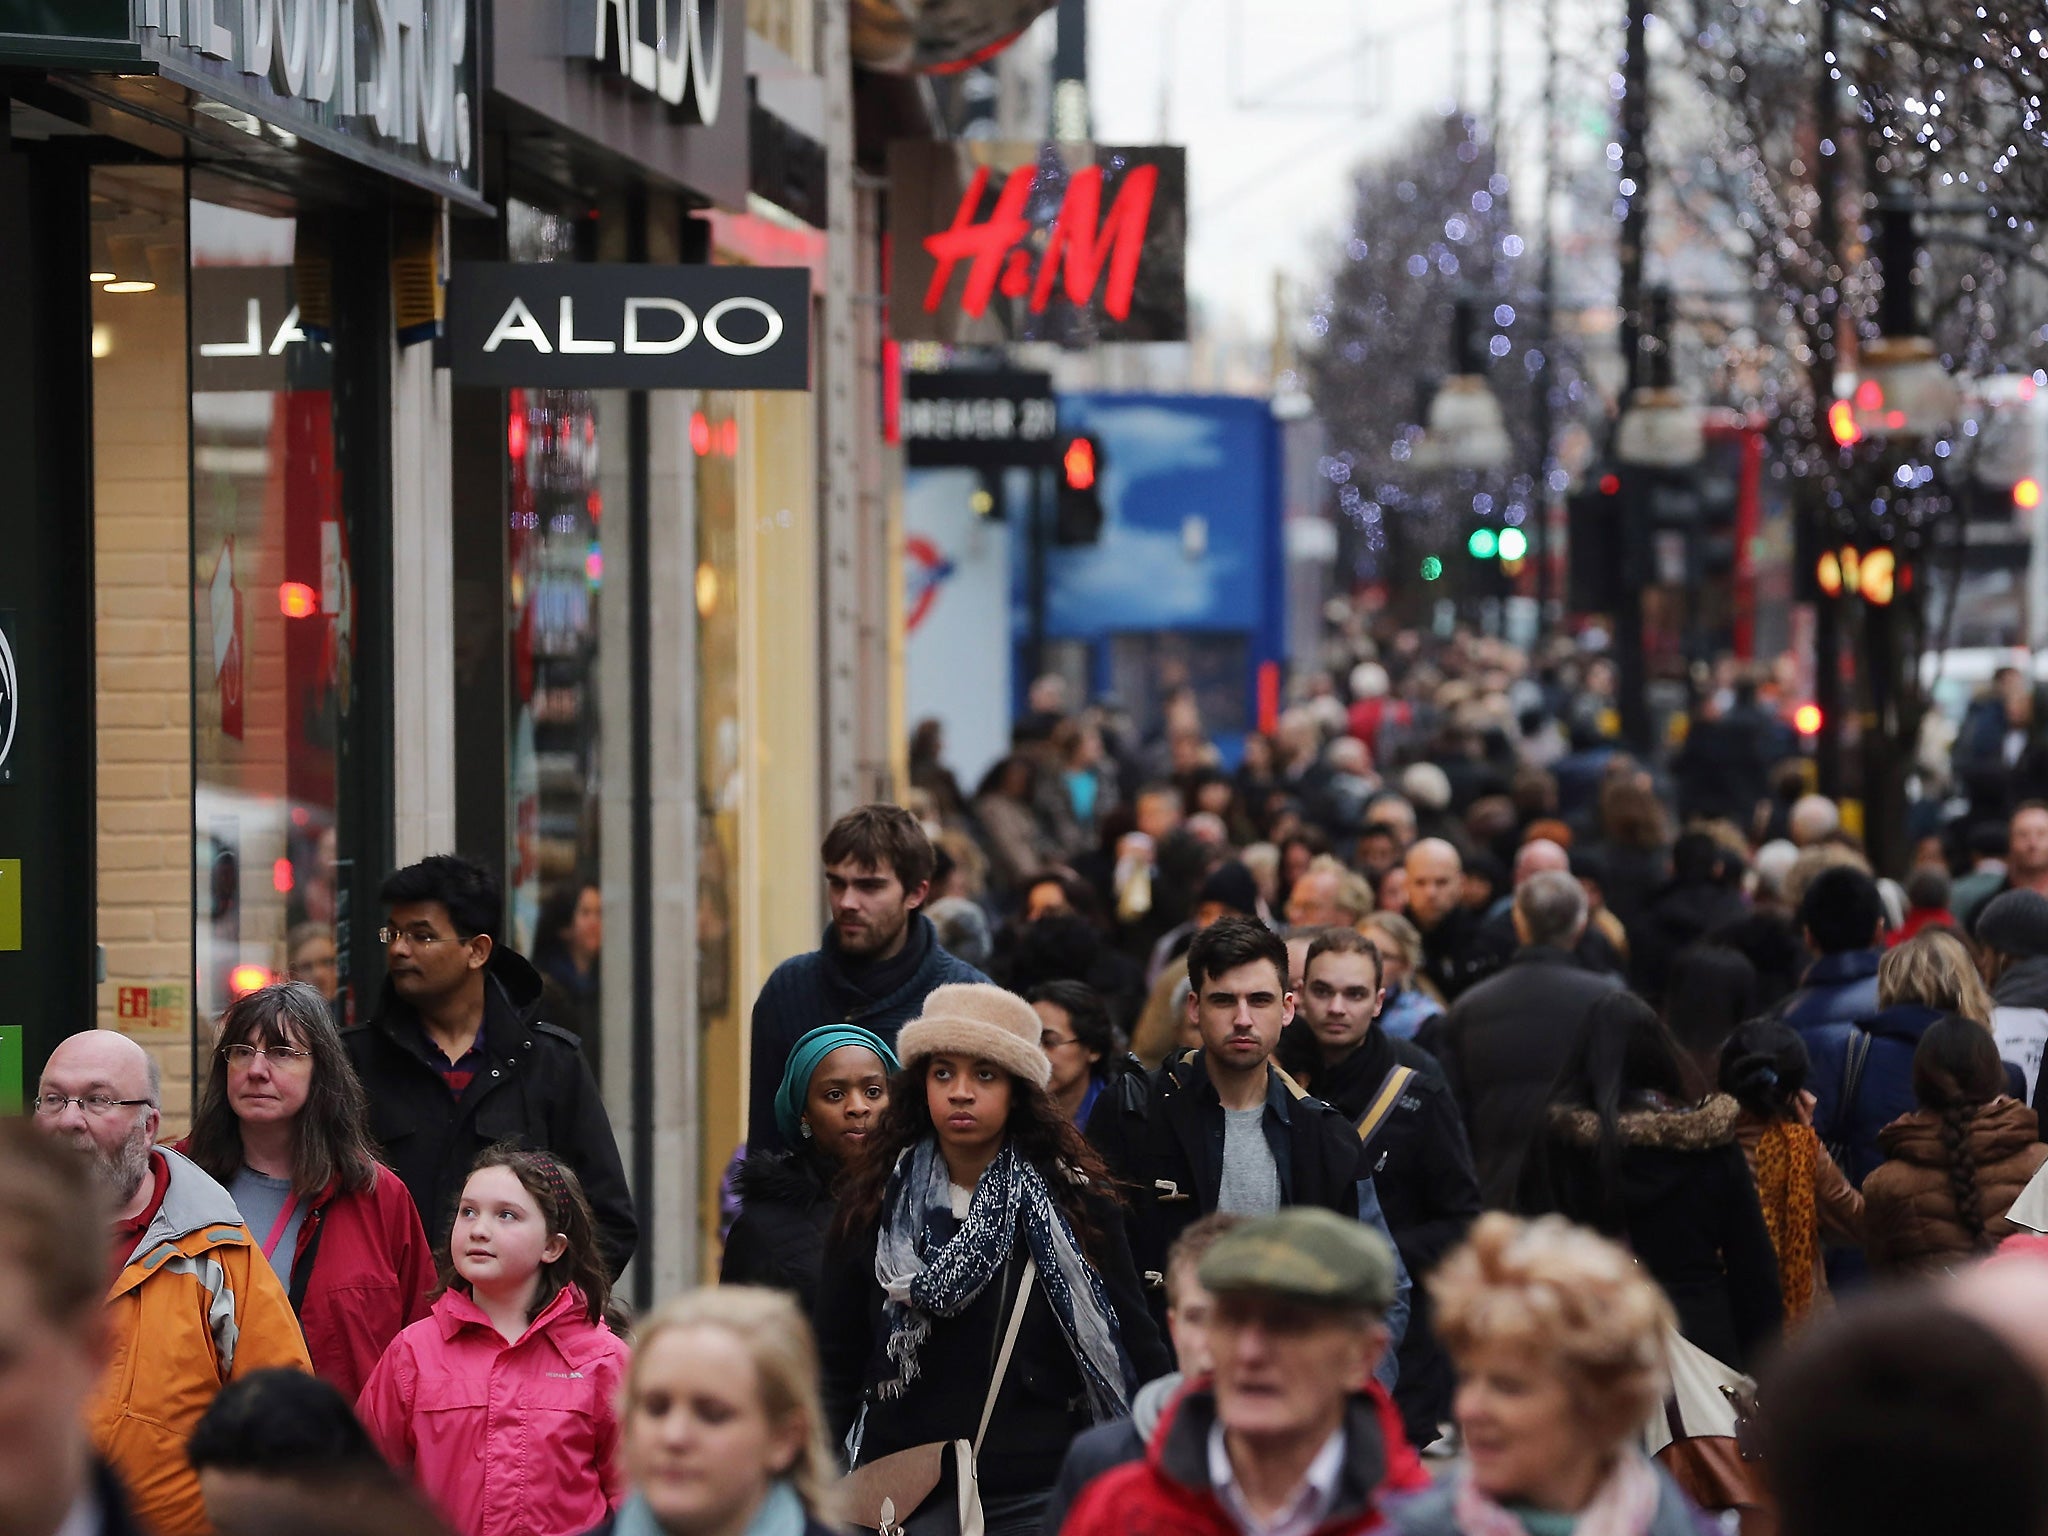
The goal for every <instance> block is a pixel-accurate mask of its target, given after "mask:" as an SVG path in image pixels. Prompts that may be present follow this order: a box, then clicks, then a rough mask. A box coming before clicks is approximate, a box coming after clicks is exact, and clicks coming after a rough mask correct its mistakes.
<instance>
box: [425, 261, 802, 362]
mask: <svg viewBox="0 0 2048 1536" xmlns="http://www.w3.org/2000/svg"><path fill="white" fill-rule="evenodd" d="M810 318H811V274H810V272H809V270H808V269H806V268H803V267H705V266H649V265H641V264H638V263H630V262H618V263H602V262H591V263H581V262H530V263H521V262H494V261H467V262H457V263H456V264H455V266H454V269H453V270H452V271H451V272H450V274H449V280H448V359H449V368H450V370H451V374H452V377H453V380H454V382H455V383H457V384H485V385H492V386H498V387H520V388H528V389H809V388H810V384H811V377H810V376H811V367H810V334H811V326H810Z"/></svg>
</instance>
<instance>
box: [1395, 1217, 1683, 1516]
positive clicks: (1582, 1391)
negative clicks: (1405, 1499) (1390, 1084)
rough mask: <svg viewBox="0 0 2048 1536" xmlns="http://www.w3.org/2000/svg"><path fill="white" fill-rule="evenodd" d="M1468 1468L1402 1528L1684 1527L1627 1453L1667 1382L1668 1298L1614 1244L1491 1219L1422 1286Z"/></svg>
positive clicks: (1419, 1502) (1654, 1471)
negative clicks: (1446, 1361) (1451, 1367)
mask: <svg viewBox="0 0 2048 1536" xmlns="http://www.w3.org/2000/svg"><path fill="white" fill-rule="evenodd" d="M1429 1288H1430V1293H1431V1295H1432V1296H1433V1297H1434V1298H1435V1302H1436V1314H1435V1316H1436V1330H1437V1336H1438V1338H1440V1339H1441V1340H1442V1341H1443V1344H1444V1347H1445V1348H1446V1349H1447V1350H1449V1351H1450V1355H1451V1359H1452V1360H1453V1361H1454V1362H1455V1363H1456V1365H1457V1368H1458V1396H1457V1406H1456V1410H1455V1411H1456V1414H1457V1419H1458V1427H1459V1430H1460V1431H1461V1432H1462V1433H1463V1435H1464V1442H1465V1460H1466V1470H1465V1472H1464V1474H1463V1475H1462V1476H1460V1477H1458V1478H1456V1479H1455V1480H1452V1481H1449V1482H1445V1483H1440V1484H1439V1485H1438V1486H1437V1487H1436V1488H1435V1489H1433V1490H1432V1491H1431V1492H1429V1493H1426V1494H1423V1495H1421V1496H1420V1497H1419V1498H1417V1499H1416V1500H1414V1501H1413V1502H1412V1503H1410V1504H1408V1505H1406V1506H1405V1507H1404V1508H1401V1509H1399V1510H1397V1511H1396V1512H1395V1515H1394V1523H1395V1525H1396V1527H1397V1528H1398V1529H1400V1530H1401V1531H1404V1532H1407V1533H1408V1536H1525V1533H1539V1532H1549V1531H1565V1530H1569V1531H1574V1532H1588V1533H1590V1532H1599V1533H1601V1536H1694V1533H1695V1532H1696V1531H1697V1530H1698V1526H1696V1525H1695V1523H1694V1520H1695V1516H1694V1513H1693V1509H1692V1506H1691V1505H1690V1504H1689V1503H1688V1502H1687V1501H1686V1498H1685V1495H1684V1494H1683V1493H1681V1492H1680V1491H1679V1489H1678V1486H1677V1484H1675V1483H1673V1482H1672V1481H1671V1479H1670V1478H1669V1477H1667V1476H1665V1474H1664V1473H1663V1472H1662V1471H1661V1470H1659V1469H1658V1468H1657V1467H1655V1466H1653V1465H1652V1464H1651V1463H1650V1462H1649V1460H1648V1459H1647V1458H1645V1457H1644V1455H1643V1453H1642V1450H1641V1449H1640V1442H1641V1437H1642V1429H1643V1425H1644V1424H1645V1423H1647V1422H1648V1421H1649V1419H1650V1416H1651V1415H1652V1414H1653V1413H1654V1412H1655V1411H1656V1409H1657V1407H1658V1405H1659V1404H1661V1403H1662V1402H1663V1401H1664V1395H1665V1392H1666V1391H1667V1390H1668V1379H1669V1378H1668V1367H1667V1365H1666V1361H1665V1344H1664V1341H1665V1338H1666V1336H1667V1335H1668V1334H1669V1333H1670V1331H1671V1328H1672V1326H1673V1318H1672V1313H1671V1304H1670V1303H1669V1302H1668V1301H1666V1300H1665V1299H1664V1293H1663V1292H1662V1291H1660V1290H1658V1289H1657V1286H1656V1283H1655V1282H1654V1281H1652V1280H1651V1279H1650V1278H1649V1277H1648V1276H1647V1275H1646V1274H1645V1273H1644V1272H1643V1270H1642V1269H1641V1268H1640V1267H1639V1266H1638V1265H1637V1264H1636V1263H1635V1262H1634V1261H1633V1260H1632V1259H1630V1257H1629V1256H1628V1254H1627V1253H1626V1252H1625V1251H1623V1250H1622V1249H1621V1248H1619V1247H1617V1246H1616V1245H1615V1244H1613V1243H1610V1242H1608V1241H1607V1240H1606V1239H1604V1238H1601V1237H1598V1236H1596V1235H1595V1234H1593V1233H1592V1232H1589V1231H1587V1230H1585V1229H1584V1228H1583V1227H1575V1226H1572V1225H1571V1224H1570V1223H1569V1222H1567V1221H1565V1220H1564V1219H1562V1218H1561V1217H1557V1216H1545V1217H1541V1218H1539V1219H1537V1220H1535V1221H1522V1220H1519V1219H1517V1218H1515V1217H1513V1216H1505V1215H1502V1214H1500V1213H1499V1212H1493V1213H1490V1214H1488V1215H1485V1216H1482V1217H1480V1218H1479V1220H1478V1222H1477V1223H1476V1224H1475V1225H1474V1226H1473V1228H1472V1236H1471V1239H1470V1240H1469V1241H1468V1242H1467V1243H1466V1244H1465V1246H1464V1247H1462V1248H1460V1249H1458V1250H1457V1251H1456V1252H1454V1253H1453V1254H1452V1255H1451V1256H1450V1257H1449V1258H1448V1259H1446V1260H1445V1261H1444V1262H1443V1264H1442V1265H1441V1266H1440V1267H1439V1268H1438V1270H1437V1272H1436V1274H1435V1275H1434V1276H1432V1277H1431V1279H1430V1286H1429Z"/></svg>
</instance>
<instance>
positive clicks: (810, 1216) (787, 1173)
mask: <svg viewBox="0 0 2048 1536" xmlns="http://www.w3.org/2000/svg"><path fill="white" fill-rule="evenodd" d="M739 1189H740V1214H739V1219H738V1220H736V1221H735V1222H733V1224H732V1231H731V1232H729V1233H728V1234H727V1235H726V1239H725V1254H724V1257H723V1258H722V1259H721V1260H720V1262H719V1266H718V1281H719V1284H721V1285H765V1286H769V1287H772V1288H773V1289H775V1290H778V1291H788V1292H789V1293H790V1294H791V1295H792V1296H794V1297H795V1298H796V1300H797V1304H798V1305H799V1306H801V1307H802V1308H803V1309H804V1311H805V1312H809V1311H810V1310H811V1309H812V1307H813V1306H814V1305H815V1304H816V1302H817V1299H818V1269H819V1266H820V1265H822V1264H823V1263H824V1259H825V1238H826V1236H827V1234H828V1233H829V1232H830V1231H831V1228H832V1218H833V1217H834V1216H835V1215H837V1214H838V1211H839V1202H838V1201H837V1200H835V1199H834V1198H833V1195H832V1188H831V1184H830V1181H829V1174H828V1170H827V1169H826V1167H825V1160H824V1159H823V1158H822V1157H821V1156H820V1155H819V1154H818V1153H817V1152H816V1151H814V1150H811V1149H810V1148H809V1147H808V1146H806V1147H805V1149H804V1150H801V1151H797V1152H750V1153H748V1154H747V1160H746V1161H745V1162H743V1163H741V1164H740V1172H739Z"/></svg>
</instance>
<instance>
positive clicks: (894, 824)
mask: <svg viewBox="0 0 2048 1536" xmlns="http://www.w3.org/2000/svg"><path fill="white" fill-rule="evenodd" d="M818 856H819V858H820V859H821V860H822V861H823V862H824V863H825V864H826V865H828V866H830V865H833V864H864V865H866V866H867V867H868V868H869V869H889V870H893V871H894V872H895V875H896V879H897V882H898V883H899V884H900V885H901V886H902V887H903V889H904V890H906V891H914V890H916V889H917V888H918V887H919V886H920V885H923V884H924V883H925V882H926V881H927V880H929V879H931V877H932V866H933V864H934V862H935V860H934V858H933V856H932V840H931V839H930V838H928V837H926V836H925V835H924V828H923V827H921V826H919V825H918V821H917V818H916V817H915V816H913V815H911V814H910V812H908V811H906V810H904V809H903V807H902V806H900V805H884V804H879V803H877V804H874V805H862V806H856V807H855V808H854V809H853V810H850V811H848V812H847V813H846V814H845V815H844V816H842V817H840V818H839V819H838V820H837V821H835V822H833V823H832V830H831V831H829V832H827V833H826V834H825V841H824V844H823V845H822V846H821V847H820V848H819V850H818Z"/></svg>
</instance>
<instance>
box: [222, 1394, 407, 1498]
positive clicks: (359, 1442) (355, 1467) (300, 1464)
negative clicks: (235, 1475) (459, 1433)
mask: <svg viewBox="0 0 2048 1536" xmlns="http://www.w3.org/2000/svg"><path fill="white" fill-rule="evenodd" d="M185 1457H186V1459H187V1460H188V1461H190V1462H191V1463H192V1469H193V1470H194V1471H195V1472H199V1471H204V1470H206V1469H207V1468H209V1467H212V1468H216V1469H218V1470H220V1471H223V1472H253V1473H256V1474H257V1475H258V1476H262V1477H316V1478H332V1477H337V1476H343V1475H346V1476H350V1477H354V1476H361V1475H363V1474H368V1475H370V1476H371V1477H373V1478H375V1477H378V1476H380V1475H381V1476H383V1477H393V1476H394V1475H395V1474H393V1473H392V1471H391V1469H390V1468H389V1467H388V1466H387V1465H386V1464H385V1461H384V1458H383V1456H382V1455H380V1454H379V1453H378V1450H377V1446H376V1443H375V1442H374V1441H372V1440H371V1439H370V1436H369V1432H368V1431H367V1430H365V1429H364V1428H363V1426H362V1424H361V1422H360V1421H358V1420H357V1418H356V1416H355V1413H354V1411H353V1410H352V1409H351V1408H350V1407H349V1403H348V1399H347V1398H345V1397H343V1396H342V1395H341V1393H340V1392H338V1391H337V1390H335V1388H334V1386H333V1385H332V1384H331V1383H329V1382H326V1381H323V1380H322V1379H321V1378H320V1377H318V1376H309V1375H307V1374H306V1373H305V1372H304V1371H296V1370H292V1369H290V1368H288V1367H275V1368H272V1369H270V1370H262V1371H254V1372H251V1373H250V1374H249V1375H247V1376H244V1377H242V1378H241V1379H240V1380H239V1381H231V1382H229V1383H228V1384H227V1385H226V1386H224V1387H222V1388H221V1389H220V1392H219V1394H218V1395H217V1396H215V1398H214V1400H213V1401H212V1403H210V1404H209V1405H208V1406H207V1409H206V1412H205V1413H203V1414H201V1415H200V1416H199V1422H198V1423H197V1424H196V1425H194V1426H193V1429H192V1438H191V1439H190V1440H189V1441H187V1442H186V1445H185Z"/></svg>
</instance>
